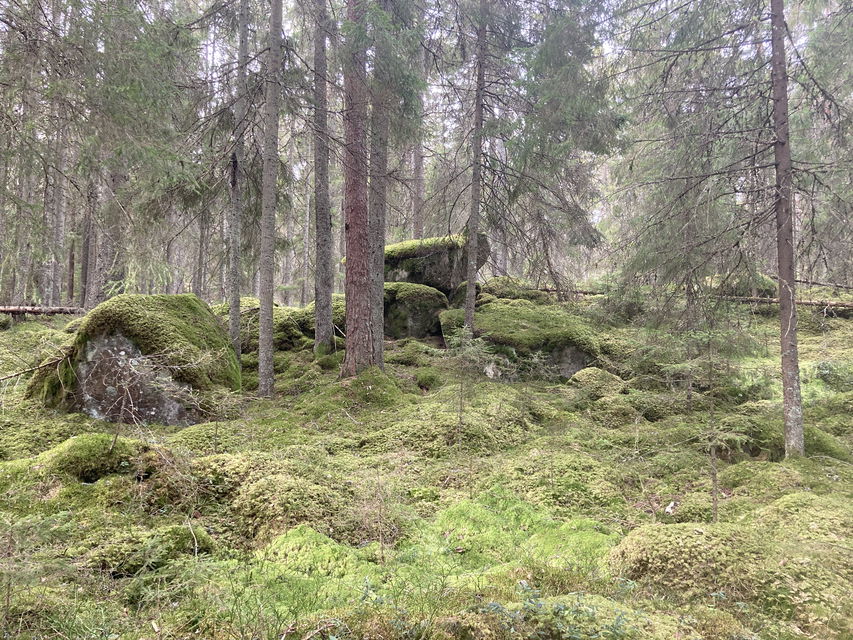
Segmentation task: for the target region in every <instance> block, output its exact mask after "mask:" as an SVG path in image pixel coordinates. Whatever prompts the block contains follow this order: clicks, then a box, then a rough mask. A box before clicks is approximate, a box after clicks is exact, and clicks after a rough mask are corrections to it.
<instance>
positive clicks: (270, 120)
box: [258, 0, 282, 396]
mask: <svg viewBox="0 0 853 640" xmlns="http://www.w3.org/2000/svg"><path fill="white" fill-rule="evenodd" d="M281 3H282V0H272V10H271V11H270V33H269V51H268V55H267V68H266V78H265V80H266V82H265V91H264V93H265V103H264V145H263V161H264V168H263V180H262V185H261V251H260V271H259V275H258V287H259V289H260V291H259V293H260V296H259V297H260V300H261V309H260V323H259V334H258V394H259V395H261V396H270V395H272V390H273V382H274V374H273V362H272V356H273V339H272V334H273V318H272V308H273V293H274V286H275V212H276V195H277V194H276V191H277V189H276V183H277V182H278V163H279V158H278V124H279V113H278V111H279V104H280V101H281V65H282V39H281Z"/></svg>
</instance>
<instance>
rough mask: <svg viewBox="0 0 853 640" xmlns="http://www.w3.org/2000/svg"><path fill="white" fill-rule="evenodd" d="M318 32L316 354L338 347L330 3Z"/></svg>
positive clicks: (320, 11)
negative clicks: (329, 75) (331, 174)
mask: <svg viewBox="0 0 853 640" xmlns="http://www.w3.org/2000/svg"><path fill="white" fill-rule="evenodd" d="M316 6H317V27H316V31H315V32H314V243H315V256H314V260H315V264H314V327H315V329H314V353H315V354H317V355H322V354H324V353H328V352H330V351H331V350H332V349H333V348H334V345H335V342H334V335H335V334H334V327H333V326H332V290H333V289H334V287H335V271H334V264H333V262H332V206H331V202H330V199H329V138H328V131H329V114H328V108H329V97H328V81H327V78H326V75H327V73H328V63H327V60H326V38H327V36H328V27H329V17H328V13H327V11H326V0H316Z"/></svg>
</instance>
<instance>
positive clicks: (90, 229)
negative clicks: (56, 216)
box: [80, 177, 98, 309]
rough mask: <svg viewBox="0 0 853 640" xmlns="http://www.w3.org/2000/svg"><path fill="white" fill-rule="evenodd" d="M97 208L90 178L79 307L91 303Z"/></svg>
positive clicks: (82, 243) (81, 249) (86, 306)
mask: <svg viewBox="0 0 853 640" xmlns="http://www.w3.org/2000/svg"><path fill="white" fill-rule="evenodd" d="M97 207H98V188H97V185H95V180H94V179H93V178H92V177H90V178H89V182H88V184H87V187H86V208H85V209H84V211H83V228H82V230H81V237H82V239H81V247H80V306H81V307H83V308H84V309H88V308H89V304H90V301H91V276H92V271H91V269H92V263H93V256H94V255H95V254H96V253H97V240H96V239H95V225H94V217H95V211H97Z"/></svg>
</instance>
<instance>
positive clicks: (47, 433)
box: [0, 401, 105, 460]
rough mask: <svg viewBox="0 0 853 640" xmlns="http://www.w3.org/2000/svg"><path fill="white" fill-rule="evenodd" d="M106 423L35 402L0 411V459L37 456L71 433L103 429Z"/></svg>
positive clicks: (64, 439) (27, 402)
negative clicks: (51, 409) (44, 409)
mask: <svg viewBox="0 0 853 640" xmlns="http://www.w3.org/2000/svg"><path fill="white" fill-rule="evenodd" d="M104 428H105V425H104V424H103V423H101V422H98V421H96V420H92V419H90V418H88V417H86V416H84V415H82V414H69V413H62V412H58V411H42V410H41V408H40V407H39V406H37V404H36V403H35V402H32V401H25V402H22V403H20V404H19V405H17V406H13V407H4V409H3V411H2V412H0V460H11V459H14V458H24V457H29V456H34V455H36V454H39V453H41V452H42V451H45V450H47V449H50V448H52V447H55V446H56V445H58V444H60V443H62V442H65V441H66V440H67V439H68V438H71V437H72V436H76V435H79V434H81V433H88V432H92V431H103V430H104Z"/></svg>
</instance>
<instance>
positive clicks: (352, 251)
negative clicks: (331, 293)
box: [341, 0, 375, 377]
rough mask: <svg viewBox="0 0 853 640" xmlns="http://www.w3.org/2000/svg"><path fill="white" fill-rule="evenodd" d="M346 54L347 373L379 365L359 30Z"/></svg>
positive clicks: (353, 8) (360, 13)
mask: <svg viewBox="0 0 853 640" xmlns="http://www.w3.org/2000/svg"><path fill="white" fill-rule="evenodd" d="M346 5H347V19H348V20H349V21H350V22H351V23H353V24H361V23H362V22H363V20H364V12H365V6H364V2H363V0H347V3H346ZM346 47H347V51H346V53H345V55H344V98H345V102H346V108H345V109H344V147H345V148H344V219H345V223H344V224H345V229H346V258H347V259H346V275H345V282H344V293H345V295H346V332H347V335H346V354H345V355H344V362H343V365H342V366H341V376H342V377H347V376H354V375H356V374H358V373H359V372H360V371H362V370H364V369H366V368H368V367H370V366H372V365H373V364H375V360H374V356H373V332H372V326H371V324H372V322H371V313H370V308H371V288H372V278H371V274H370V271H371V260H370V234H369V229H368V209H367V207H368V205H367V173H368V159H367V134H366V132H367V102H368V100H367V90H366V89H367V88H366V82H367V78H366V72H365V66H366V57H367V56H366V54H365V50H364V44H363V43H361V42H359V36H358V35H356V36H355V38H352V39H351V40H350V41H348V42H347V43H346Z"/></svg>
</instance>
